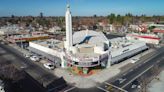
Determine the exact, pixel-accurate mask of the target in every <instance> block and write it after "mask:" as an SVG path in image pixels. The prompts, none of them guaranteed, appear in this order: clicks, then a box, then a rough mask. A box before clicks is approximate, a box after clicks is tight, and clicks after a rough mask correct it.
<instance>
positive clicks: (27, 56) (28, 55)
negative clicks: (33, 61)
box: [24, 54, 32, 58]
mask: <svg viewBox="0 0 164 92" xmlns="http://www.w3.org/2000/svg"><path fill="white" fill-rule="evenodd" d="M24 56H25V57H26V58H29V57H30V56H32V55H30V54H24Z"/></svg>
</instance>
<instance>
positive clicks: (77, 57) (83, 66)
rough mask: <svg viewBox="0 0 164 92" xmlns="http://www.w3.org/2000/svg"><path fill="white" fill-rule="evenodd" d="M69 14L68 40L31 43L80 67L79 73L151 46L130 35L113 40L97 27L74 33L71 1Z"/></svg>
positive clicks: (69, 65)
mask: <svg viewBox="0 0 164 92" xmlns="http://www.w3.org/2000/svg"><path fill="white" fill-rule="evenodd" d="M65 18H66V40H65V41H59V40H55V39H47V40H42V41H33V42H30V43H29V50H30V51H31V52H35V53H37V54H40V55H42V56H44V57H46V58H48V59H50V60H51V61H54V62H55V63H59V64H60V65H61V67H62V68H71V69H79V73H82V74H87V73H89V70H91V69H93V68H95V67H99V68H100V67H102V68H108V67H110V66H111V65H112V64H114V63H118V62H119V61H120V60H122V59H124V58H126V57H130V56H132V55H134V54H136V53H139V52H141V51H143V50H145V49H147V48H148V47H147V46H146V44H145V42H141V41H137V40H133V41H129V40H127V39H126V38H116V39H112V40H110V39H107V37H106V36H105V35H104V34H103V33H102V32H96V31H93V30H82V31H78V32H74V34H73V33H72V16H71V12H70V6H69V5H68V6H67V11H66V15H65Z"/></svg>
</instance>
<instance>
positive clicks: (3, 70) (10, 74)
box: [0, 64, 24, 81]
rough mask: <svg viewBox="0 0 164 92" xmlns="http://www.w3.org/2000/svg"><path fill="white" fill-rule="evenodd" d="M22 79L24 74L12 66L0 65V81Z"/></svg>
mask: <svg viewBox="0 0 164 92" xmlns="http://www.w3.org/2000/svg"><path fill="white" fill-rule="evenodd" d="M23 78H24V73H23V72H22V71H20V70H17V69H16V68H15V67H14V65H11V64H0V79H2V80H6V81H8V80H9V81H18V80H20V79H23Z"/></svg>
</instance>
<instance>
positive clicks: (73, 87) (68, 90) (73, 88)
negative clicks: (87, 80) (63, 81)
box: [64, 87, 76, 92]
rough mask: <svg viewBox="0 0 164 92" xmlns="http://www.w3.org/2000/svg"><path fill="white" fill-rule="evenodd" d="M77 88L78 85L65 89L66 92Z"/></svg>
mask: <svg viewBox="0 0 164 92" xmlns="http://www.w3.org/2000/svg"><path fill="white" fill-rule="evenodd" d="M75 88H76V87H71V88H69V89H67V90H65V91H64V92H69V91H71V90H73V89H75Z"/></svg>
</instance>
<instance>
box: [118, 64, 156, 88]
mask: <svg viewBox="0 0 164 92" xmlns="http://www.w3.org/2000/svg"><path fill="white" fill-rule="evenodd" d="M153 66H154V65H152V66H150V67H149V68H147V69H146V70H145V71H143V72H141V73H140V74H139V75H137V76H136V77H134V78H133V79H132V80H130V81H129V82H128V83H126V84H125V85H123V86H122V87H121V88H124V87H126V86H127V85H129V84H130V83H131V82H133V81H134V80H135V79H137V78H138V77H140V76H141V75H142V74H144V73H145V72H147V71H148V70H149V69H151V68H152V67H153Z"/></svg>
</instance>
